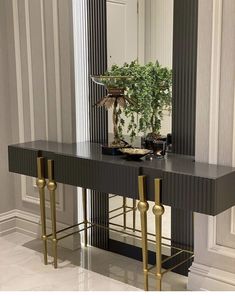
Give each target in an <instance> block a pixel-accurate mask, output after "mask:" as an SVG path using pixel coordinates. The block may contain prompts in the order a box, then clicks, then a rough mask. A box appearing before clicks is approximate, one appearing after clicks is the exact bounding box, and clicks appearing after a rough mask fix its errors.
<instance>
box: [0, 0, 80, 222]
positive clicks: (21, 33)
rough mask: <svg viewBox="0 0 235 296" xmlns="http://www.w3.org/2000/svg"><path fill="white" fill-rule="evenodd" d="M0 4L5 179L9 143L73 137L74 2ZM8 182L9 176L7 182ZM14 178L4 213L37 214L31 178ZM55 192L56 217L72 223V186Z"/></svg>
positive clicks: (6, 1)
mask: <svg viewBox="0 0 235 296" xmlns="http://www.w3.org/2000/svg"><path fill="white" fill-rule="evenodd" d="M0 3H1V8H2V9H1V14H2V17H1V22H3V21H4V19H5V21H7V26H6V25H5V26H1V29H2V27H3V29H4V28H5V29H6V30H7V34H6V32H5V35H7V38H8V42H5V43H3V44H5V45H6V44H7V45H8V48H7V49H5V52H3V53H2V54H3V55H4V54H5V58H4V60H3V62H4V63H5V64H4V66H5V68H4V67H1V70H2V71H3V73H0V75H1V74H6V73H7V70H8V71H9V76H8V77H7V78H6V77H5V79H6V84H5V85H6V87H5V89H4V88H1V91H4V92H5V93H6V94H7V92H8V93H9V94H8V95H7V98H6V99H5V102H4V101H2V100H1V104H2V103H3V105H4V106H3V107H4V108H7V110H4V116H5V118H2V116H1V119H0V120H2V121H4V122H3V125H1V128H4V129H5V134H4V133H3V136H4V139H5V143H4V144H3V147H4V148H3V149H4V151H3V153H2V154H1V158H0V161H4V164H3V168H2V167H1V174H2V173H3V174H4V175H6V178H7V176H9V175H8V173H7V166H6V162H7V154H6V152H7V144H8V143H17V142H25V141H31V140H37V139H48V140H52V141H59V142H67V143H69V142H74V141H75V98H74V68H73V67H74V66H73V64H74V62H73V33H72V23H73V20H72V0H1V2H0ZM4 16H5V17H4ZM3 33H4V32H3ZM3 33H2V32H1V34H3ZM2 38H4V35H3V37H2ZM5 38H6V36H5ZM1 44H2V42H1ZM7 51H8V61H9V63H8V64H7ZM3 81H4V80H3ZM3 81H2V80H1V83H3ZM6 100H7V101H6ZM2 111H3V110H1V112H2ZM9 123H11V128H9V126H8V125H9ZM4 125H5V126H4ZM11 131H12V135H11ZM1 144H2V143H1ZM11 178H12V176H11ZM8 180H11V179H7V180H6V182H5V183H6V184H7V182H9V181H8ZM14 180H15V186H14V187H12V188H13V189H15V195H14V196H13V194H12V193H11V192H6V199H7V200H8V202H9V206H8V207H5V209H3V210H2V211H6V210H7V209H9V208H12V207H14V206H13V205H14V203H15V207H16V209H18V210H21V211H26V212H29V213H35V214H39V199H38V192H37V188H36V187H35V180H33V179H32V178H28V177H27V178H26V177H20V176H14ZM6 187H8V186H6ZM13 189H11V190H13ZM57 192H58V194H57V209H58V213H57V215H58V220H59V221H60V222H63V223H66V224H71V223H73V222H74V221H76V220H77V201H76V188H72V187H70V186H64V185H61V184H59V186H58V191H57ZM0 202H1V201H0ZM48 210H49V209H48Z"/></svg>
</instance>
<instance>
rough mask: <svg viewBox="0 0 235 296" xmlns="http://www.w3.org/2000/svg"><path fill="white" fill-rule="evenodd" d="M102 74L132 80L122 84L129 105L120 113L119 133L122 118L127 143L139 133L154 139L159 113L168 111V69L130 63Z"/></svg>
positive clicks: (170, 84) (170, 97)
mask: <svg viewBox="0 0 235 296" xmlns="http://www.w3.org/2000/svg"><path fill="white" fill-rule="evenodd" d="M105 75H108V76H120V77H121V76H123V77H132V79H129V80H126V81H125V89H126V90H125V96H126V97H127V98H128V99H129V100H130V101H131V104H128V105H126V106H125V109H124V110H123V113H122V112H121V113H120V120H119V125H118V131H119V133H120V134H122V130H123V127H124V126H125V124H126V120H125V118H129V119H130V120H129V121H128V126H127V133H128V135H129V136H130V138H131V141H133V140H134V138H135V137H136V136H137V135H139V134H143V135H147V138H149V139H153V140H158V139H159V138H160V129H161V121H162V118H163V110H166V109H167V110H168V111H170V110H171V101H172V70H171V69H169V68H167V67H162V66H161V65H160V64H159V62H158V61H156V62H155V63H152V62H150V63H147V64H146V65H140V64H139V63H138V62H137V61H133V62H131V63H130V64H128V63H125V64H124V65H123V66H118V65H113V66H112V67H111V69H110V70H109V71H108V72H107V73H106V74H105ZM122 114H123V115H125V117H124V116H122Z"/></svg>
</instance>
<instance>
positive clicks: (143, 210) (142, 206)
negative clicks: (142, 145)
mask: <svg viewBox="0 0 235 296" xmlns="http://www.w3.org/2000/svg"><path fill="white" fill-rule="evenodd" d="M145 180H146V177H145V176H139V179H138V182H139V197H140V201H139V203H138V210H139V211H140V219H141V235H142V256H143V271H144V289H145V291H148V245H147V211H148V209H149V204H148V203H147V200H146V188H145V186H146V183H145Z"/></svg>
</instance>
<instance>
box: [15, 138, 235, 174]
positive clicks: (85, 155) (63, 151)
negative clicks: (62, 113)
mask: <svg viewBox="0 0 235 296" xmlns="http://www.w3.org/2000/svg"><path fill="white" fill-rule="evenodd" d="M12 146H15V147H19V148H24V149H32V150H35V151H38V150H41V151H48V152H52V153H56V154H60V155H67V156H68V155H70V156H75V157H77V158H81V159H89V160H95V161H102V162H106V163H112V164H118V165H124V166H130V167H137V168H150V169H156V170H161V171H166V172H169V173H178V174H185V175H190V176H195V177H201V178H208V179H217V178H220V177H222V176H225V175H227V174H230V173H232V172H235V168H233V167H229V166H222V165H214V164H208V163H201V162H195V161H194V158H193V157H191V156H187V155H180V154H173V153H169V154H168V155H167V156H166V157H165V158H163V159H156V158H154V159H153V160H146V159H145V158H143V159H142V160H140V161H131V160H127V159H126V157H125V156H123V155H118V156H111V155H103V154H102V148H101V144H97V143H91V142H88V141H87V142H81V143H72V144H66V143H57V142H50V141H34V142H26V143H22V144H16V145H12Z"/></svg>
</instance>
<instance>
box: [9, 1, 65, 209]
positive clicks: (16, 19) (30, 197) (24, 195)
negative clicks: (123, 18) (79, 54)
mask: <svg viewBox="0 0 235 296" xmlns="http://www.w3.org/2000/svg"><path fill="white" fill-rule="evenodd" d="M44 9H45V8H44V2H43V0H41V1H40V11H39V13H40V22H41V24H40V28H41V38H42V64H43V88H44V90H43V93H44V96H45V99H44V104H45V108H43V111H45V135H46V139H47V140H48V134H49V122H48V121H49V117H48V116H49V112H48V93H47V92H48V90H47V87H48V85H47V72H46V40H45V38H46V36H45V15H44ZM12 10H13V29H14V45H15V61H16V83H17V104H18V126H19V142H21V143H23V142H26V141H27V140H29V139H30V140H31V141H34V140H36V138H35V133H36V130H35V129H36V122H35V114H34V113H35V109H34V108H35V106H34V104H35V97H34V85H33V64H32V63H33V61H32V43H31V37H32V36H31V25H32V24H31V20H30V1H29V0H24V13H25V16H24V17H25V25H24V26H25V27H24V28H22V27H21V26H20V17H22V16H21V15H20V14H19V2H18V1H17V0H13V2H12ZM52 12H53V13H52V14H53V15H52V17H53V38H54V39H53V41H54V42H53V45H54V66H55V69H54V71H55V93H56V95H55V97H56V102H57V104H56V109H55V111H56V112H55V113H56V122H57V124H56V129H57V137H56V138H57V141H59V142H62V138H63V131H62V110H61V81H60V80H61V73H60V71H61V69H60V67H61V66H60V49H59V23H58V22H59V13H58V3H57V0H53V1H52ZM23 29H25V34H26V51H27V52H26V60H27V72H28V81H27V88H28V95H29V113H30V114H29V120H30V122H29V123H28V124H29V126H30V138H29V137H27V135H26V134H25V133H26V132H25V130H26V126H25V123H24V115H25V114H24V112H26V111H25V110H24V105H25V104H24V99H23V95H24V94H23V75H22V62H23V60H22V52H21V51H22V50H21V43H20V35H21V30H23ZM28 178H29V177H26V176H21V177H20V180H21V199H22V201H24V202H27V203H31V204H34V205H35V204H36V205H38V204H39V198H38V195H37V194H36V190H35V189H36V188H35V178H30V180H31V181H30V183H28V182H29V181H28ZM27 184H30V187H31V188H32V190H31V189H30V191H32V192H31V193H30V194H28V192H27V191H28V190H27V188H29V187H28V186H27ZM34 192H35V195H34ZM57 192H58V194H57V201H58V203H57V210H58V211H61V212H62V211H64V185H59V186H58V190H57ZM46 206H47V207H48V206H49V202H47V203H46Z"/></svg>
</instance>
